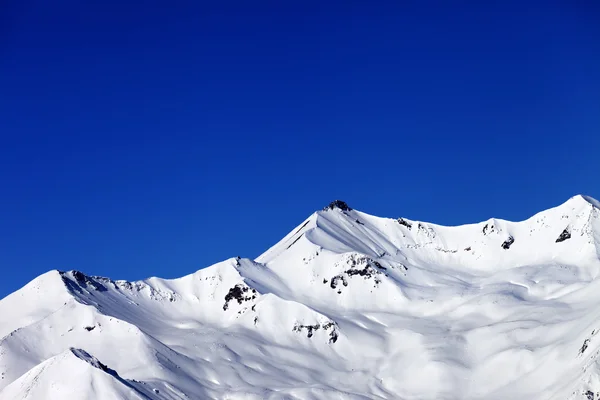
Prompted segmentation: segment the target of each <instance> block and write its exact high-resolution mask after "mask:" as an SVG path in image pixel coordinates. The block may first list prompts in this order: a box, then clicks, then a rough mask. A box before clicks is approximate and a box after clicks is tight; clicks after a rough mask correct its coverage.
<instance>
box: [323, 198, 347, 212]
mask: <svg viewBox="0 0 600 400" xmlns="http://www.w3.org/2000/svg"><path fill="white" fill-rule="evenodd" d="M336 208H337V209H340V210H342V211H352V208H351V207H350V206H349V205H348V204H347V203H346V202H345V201H342V200H334V201H332V202H331V203H329V204H328V205H327V207H325V208H324V209H323V211H327V210H334V209H336Z"/></svg>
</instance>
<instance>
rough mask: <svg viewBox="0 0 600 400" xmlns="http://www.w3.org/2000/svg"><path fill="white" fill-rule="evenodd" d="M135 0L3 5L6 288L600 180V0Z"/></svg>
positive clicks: (510, 207)
mask: <svg viewBox="0 0 600 400" xmlns="http://www.w3.org/2000/svg"><path fill="white" fill-rule="evenodd" d="M120 3H122V2H120V1H118V2H117V1H103V2H100V1H94V2H92V1H64V0H58V1H56V2H48V1H41V0H31V1H27V2H24V1H17V0H8V1H3V2H2V5H1V6H0V8H1V9H0V139H1V141H0V177H1V180H0V183H1V186H0V269H1V271H2V279H0V297H3V296H4V295H6V294H8V293H9V292H11V291H13V290H16V289H17V288H19V287H20V286H22V285H23V284H25V283H26V282H28V281H29V280H30V279H33V278H34V277H35V276H37V275H38V274H40V273H43V272H45V271H47V270H50V269H79V270H82V271H84V272H86V273H89V274H95V275H105V276H109V277H112V278H115V279H119V278H122V279H141V278H144V277H147V276H152V275H156V276H162V277H178V276H182V275H185V274H188V273H191V272H194V271H196V270H197V269H200V268H202V267H205V266H208V265H210V264H212V263H215V262H218V261H220V260H223V259H226V258H228V257H232V256H237V255H240V256H243V257H256V256H257V255H259V254H260V253H261V252H263V251H264V250H266V249H267V248H268V247H269V246H271V245H272V244H274V243H275V242H276V241H277V240H278V239H280V238H281V237H282V236H283V235H284V234H286V233H287V232H288V231H289V230H291V229H292V228H293V227H294V226H295V225H297V224H299V223H301V222H302V220H303V219H304V218H305V217H307V216H308V215H309V214H311V213H312V212H313V211H314V210H316V209H319V208H322V207H323V206H325V205H326V204H327V203H328V202H330V201H331V200H333V199H336V198H340V199H343V200H345V201H347V202H348V203H349V204H350V205H351V206H352V207H354V208H357V209H360V210H362V211H366V212H369V213H372V214H376V215H381V216H390V217H398V216H405V217H408V218H413V219H420V220H426V221H433V222H437V223H442V224H460V223H468V222H477V221H480V220H485V219H487V218H489V217H492V216H494V217H499V218H506V219H513V220H519V219H524V218H526V217H528V216H529V215H531V214H532V213H534V212H537V211H540V210H542V209H545V208H548V207H551V206H554V205H557V204H559V203H561V202H563V201H565V200H567V199H568V198H569V197H570V196H572V195H574V194H577V193H585V194H588V195H591V196H593V197H596V198H598V197H600V158H599V156H598V153H599V150H600V24H599V23H598V21H600V7H599V5H598V2H594V1H562V2H553V1H550V2H547V3H545V5H544V6H543V7H542V6H540V4H539V2H534V1H531V2H528V1H518V2H517V1H514V2H510V1H509V2H462V1H458V2H439V3H438V2H427V1H419V2H416V1H415V2H391V1H390V2H387V3H385V2H380V3H377V2H353V1H351V2H339V3H335V2H329V3H327V2H325V3H323V2H306V1H303V2H286V1H283V2H274V1H269V2H262V1H258V2H248V1H239V2H238V1H229V2H205V1H182V2H162V1H161V2H158V1H156V2H155V1H145V2H141V1H140V2H125V3H126V5H123V4H120ZM442 3H443V4H446V5H442ZM450 3H453V4H450ZM488 3H504V4H503V5H492V4H488ZM167 4H168V6H167ZM400 4H402V5H400Z"/></svg>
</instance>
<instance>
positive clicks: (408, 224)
mask: <svg viewBox="0 0 600 400" xmlns="http://www.w3.org/2000/svg"><path fill="white" fill-rule="evenodd" d="M398 223H399V224H400V225H404V226H405V227H407V228H408V229H411V228H412V224H411V223H410V222H408V221H407V220H405V219H404V218H398Z"/></svg>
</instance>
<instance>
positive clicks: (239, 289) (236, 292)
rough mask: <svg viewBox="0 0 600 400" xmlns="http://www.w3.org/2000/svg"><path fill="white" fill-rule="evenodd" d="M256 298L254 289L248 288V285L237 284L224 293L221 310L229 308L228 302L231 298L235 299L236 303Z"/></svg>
mask: <svg viewBox="0 0 600 400" xmlns="http://www.w3.org/2000/svg"><path fill="white" fill-rule="evenodd" d="M254 299H256V289H250V288H249V287H248V286H245V285H241V284H237V285H235V286H234V287H232V288H231V289H229V292H228V293H227V294H226V295H225V304H224V305H223V310H224V311H226V310H227V309H228V308H229V302H230V301H231V300H237V302H238V304H242V303H243V302H244V301H249V300H254Z"/></svg>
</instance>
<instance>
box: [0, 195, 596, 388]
mask: <svg viewBox="0 0 600 400" xmlns="http://www.w3.org/2000/svg"><path fill="white" fill-rule="evenodd" d="M599 246H600V207H599V203H598V202H597V201H596V200H594V199H591V198H589V197H585V196H575V197H573V198H571V199H569V200H568V201H567V202H566V203H564V204H562V205H560V206H558V207H556V208H553V209H550V210H546V211H543V212H541V213H539V214H536V215H534V216H533V217H531V218H529V219H528V220H526V221H521V222H510V221H503V220H499V219H490V220H488V221H484V222H481V223H478V224H470V225H462V226H456V227H444V226H440V225H435V224H431V223H427V222H420V221H413V220H409V219H406V218H396V219H390V218H379V217H375V216H371V215H368V214H365V213H362V212H360V211H357V210H354V209H352V208H351V207H350V206H349V205H348V204H346V203H344V202H343V201H340V200H336V201H334V202H332V203H331V204H330V205H328V206H327V207H325V208H324V209H323V210H320V211H317V212H315V213H314V214H312V215H311V216H309V218H308V219H306V220H305V221H303V222H302V223H301V224H300V225H298V227H296V228H295V229H294V230H292V231H291V232H290V233H289V234H288V235H286V236H285V237H284V238H283V239H282V240H281V241H280V242H279V243H277V244H276V245H274V246H273V247H272V248H270V249H269V250H267V251H266V252H265V253H264V254H263V255H261V256H260V257H258V258H257V259H256V260H249V259H242V258H233V259H229V260H226V261H224V262H222V263H219V264H216V265H213V266H211V267H208V268H205V269H202V270H200V271H197V272H195V273H193V274H191V275H188V276H185V277H182V278H179V279H175V280H164V279H160V278H149V279H146V280H144V281H138V282H127V281H118V280H117V281H115V280H111V279H108V278H102V277H94V276H87V275H85V274H83V273H81V272H78V271H68V272H62V271H52V272H49V273H47V274H45V275H42V276H40V277H38V278H37V279H35V280H34V281H32V282H31V283H29V284H28V285H26V286H25V287H23V288H22V289H21V290H19V291H17V292H15V293H13V294H12V295H10V296H8V297H6V298H5V299H2V300H1V301H0V338H1V339H0V378H1V379H0V399H5V398H6V399H9V398H10V399H12V398H25V397H26V396H29V397H28V398H34V399H37V398H39V399H46V398H126V399H138V398H142V399H148V398H150V399H201V398H202V399H204V398H215V399H221V398H230V399H236V398H240V399H270V398H272V399H280V398H289V399H296V398H298V399H328V398H340V399H355V398H356V399H361V398H363V399H377V398H379V399H508V398H510V399H598V398H599V397H598V393H600V379H599V377H600V368H599V365H598V364H597V362H596V359H597V355H598V354H599V353H600V340H599V339H597V337H596V336H597V332H599V331H600V322H599V321H600V290H599V289H600V283H599V282H600V280H599V279H598V273H599V271H600V250H599V249H600V247H599ZM75 373H76V375H74V374H75ZM71 379H77V382H78V384H77V385H72V384H70V380H71Z"/></svg>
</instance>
